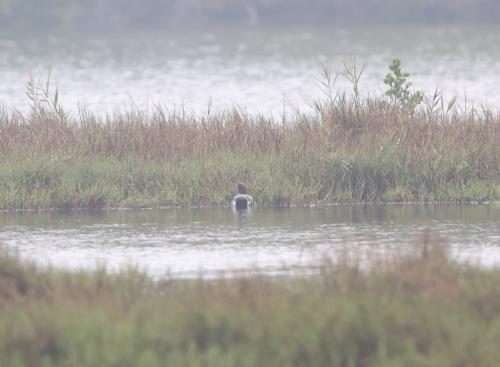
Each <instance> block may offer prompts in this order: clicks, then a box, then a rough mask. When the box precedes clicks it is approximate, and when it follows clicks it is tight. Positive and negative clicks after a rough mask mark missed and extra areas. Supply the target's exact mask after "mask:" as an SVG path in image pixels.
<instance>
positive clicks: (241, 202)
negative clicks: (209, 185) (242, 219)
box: [231, 182, 253, 210]
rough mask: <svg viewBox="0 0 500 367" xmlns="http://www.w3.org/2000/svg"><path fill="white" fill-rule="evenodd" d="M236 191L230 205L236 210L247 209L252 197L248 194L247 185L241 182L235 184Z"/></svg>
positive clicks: (250, 204)
mask: <svg viewBox="0 0 500 367" xmlns="http://www.w3.org/2000/svg"><path fill="white" fill-rule="evenodd" d="M237 190H238V193H237V194H236V196H235V197H234V198H233V201H232V203H231V206H232V207H233V208H236V210H247V209H248V208H250V207H251V206H252V203H253V198H252V197H251V196H250V195H248V188H247V185H246V184H244V183H243V182H240V183H238V185H237Z"/></svg>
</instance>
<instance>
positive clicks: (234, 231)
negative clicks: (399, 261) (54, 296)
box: [0, 204, 500, 277]
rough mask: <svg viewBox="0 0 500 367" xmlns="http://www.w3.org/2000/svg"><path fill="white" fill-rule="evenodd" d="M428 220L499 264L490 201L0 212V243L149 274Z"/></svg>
mask: <svg viewBox="0 0 500 367" xmlns="http://www.w3.org/2000/svg"><path fill="white" fill-rule="evenodd" d="M428 229H430V230H431V231H433V232H434V233H436V234H439V235H440V236H442V237H445V238H446V239H447V241H448V242H449V243H450V244H451V245H452V249H453V251H454V253H455V254H457V255H458V256H460V257H462V258H464V259H467V260H468V261H474V262H476V261H480V262H481V263H483V264H486V265H499V264H500V205H499V204H492V205H490V206H403V207H401V206H367V207H365V206H331V207H324V208H287V209H272V208H254V209H253V210H252V211H251V212H249V213H246V214H238V213H235V212H233V211H231V209H228V208H219V209H192V210H140V211H133V210H121V211H104V212H71V213H57V212H48V213H23V214H21V213H5V214H0V242H2V243H4V244H6V245H7V246H8V247H9V248H15V249H17V250H18V251H19V253H20V254H21V255H22V256H23V257H27V258H31V259H34V260H35V261H37V262H38V263H41V264H52V265H54V266H57V267H63V268H69V269H75V268H92V267H94V266H95V265H96V264H98V263H101V264H105V265H106V266H108V267H109V268H111V269H118V268H121V267H124V266H127V265H130V264H134V265H137V266H139V267H140V268H141V269H143V270H146V271H148V272H149V273H150V274H152V275H154V276H163V275H165V274H172V275H175V276H189V277H191V276H197V275H198V274H206V275H210V274H216V273H217V272H219V271H227V270H231V271H235V270H248V269H252V268H255V267H258V268H260V269H261V270H262V271H263V272H269V273H273V272H276V271H278V270H279V269H281V268H282V267H283V266H288V267H302V266H308V265H310V264H311V262H314V259H317V258H318V257H319V256H321V255H322V254H324V253H328V254H330V255H332V256H335V254H336V253H340V252H341V251H345V250H346V249H353V250H358V249H359V250H362V251H365V250H366V251H372V250H374V251H380V250H383V251H386V250H390V251H392V250H398V249H404V248H405V246H411V245H413V244H414V243H415V242H416V241H417V240H418V238H420V237H421V236H422V233H423V232H424V231H426V230H428Z"/></svg>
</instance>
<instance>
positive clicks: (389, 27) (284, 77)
mask: <svg viewBox="0 0 500 367" xmlns="http://www.w3.org/2000/svg"><path fill="white" fill-rule="evenodd" d="M499 14H500V2H498V1H494V0H477V1H467V0H441V1H438V0H414V1H401V0H144V1H137V0H0V77H1V80H2V82H1V83H0V107H1V106H3V107H5V108H7V109H15V110H20V111H29V100H28V99H27V97H26V83H27V82H28V81H29V80H30V79H31V78H33V79H35V81H37V82H39V83H41V84H43V83H45V80H46V78H47V76H48V75H49V72H50V77H51V85H52V87H53V91H54V90H55V88H57V89H58V91H59V99H60V101H61V103H62V104H63V106H64V107H65V108H66V109H68V110H71V111H77V110H78V109H79V108H80V107H81V106H85V107H88V108H90V109H91V110H92V111H106V112H109V111H114V110H117V109H119V110H124V109H125V110H127V109H130V108H137V107H138V108H141V109H145V108H148V107H149V106H151V105H154V104H162V105H166V106H168V107H169V108H171V109H174V108H177V109H179V108H183V109H186V110H188V111H194V112H202V113H205V112H206V111H207V108H208V107H210V108H212V109H228V108H233V107H235V106H237V107H238V108H240V109H244V110H246V111H248V112H252V113H262V114H264V115H266V116H270V115H273V116H280V115H281V114H282V113H283V111H284V110H285V109H288V110H291V111H296V110H300V111H301V112H307V111H312V105H313V102H314V101H315V100H316V99H318V98H321V97H322V92H321V90H320V89H319V88H318V80H319V79H321V76H320V72H321V70H322V68H323V66H325V65H328V66H329V67H331V70H332V72H333V73H335V72H337V71H342V68H343V63H344V61H345V60H346V59H349V58H351V57H353V55H355V56H356V58H357V60H358V63H359V64H360V65H359V66H361V65H362V64H364V63H365V62H366V68H365V69H364V73H363V75H362V79H361V82H360V90H361V92H362V94H363V95H368V94H377V95H381V94H382V93H383V92H384V88H385V86H384V84H383V79H384V76H385V74H386V73H387V71H388V69H387V66H388V64H389V63H391V61H392V59H393V58H394V57H399V58H400V59H401V60H402V61H403V69H404V70H407V71H409V72H411V77H410V79H411V81H412V82H413V83H414V88H415V89H418V90H422V91H424V92H425V93H427V94H432V93H434V92H435V90H436V88H438V89H439V90H442V91H443V94H444V95H445V96H446V98H453V97H454V96H457V98H458V99H459V100H460V101H462V103H468V104H472V103H475V104H476V105H480V104H483V103H484V104H488V105H489V106H496V105H498V104H500V90H499V88H498V85H499V84H500V61H499V60H500V27H499V26H498V23H499V22H498V21H499V20H500V16H499ZM336 88H339V89H343V90H346V91H347V92H352V86H351V85H350V83H349V82H348V81H347V80H346V79H345V78H342V77H340V78H339V79H338V80H337V84H336Z"/></svg>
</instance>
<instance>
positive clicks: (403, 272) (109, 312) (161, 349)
mask: <svg viewBox="0 0 500 367" xmlns="http://www.w3.org/2000/svg"><path fill="white" fill-rule="evenodd" d="M363 258H364V259H365V260H363V261H361V257H360V255H359V254H356V252H355V251H353V250H352V247H351V248H350V251H345V250H342V249H339V250H338V251H336V252H333V253H331V254H330V256H329V257H325V258H324V259H323V260H322V261H320V262H319V263H316V264H311V266H312V267H311V268H310V269H308V270H305V273H304V274H301V275H300V276H287V277H277V278H272V277H267V276H263V275H258V271H257V272H256V273H257V275H254V276H245V275H241V274H239V275H238V274H226V276H220V277H218V278H216V279H211V280H203V279H195V280H182V279H171V278H163V279H158V280H153V279H151V278H149V277H148V276H147V275H145V274H143V273H141V272H139V271H137V270H135V269H134V268H129V269H125V270H122V271H121V272H118V273H112V272H109V271H107V270H106V269H105V268H102V267H100V268H97V269H96V270H94V271H84V270H82V271H76V272H67V271H61V270H55V269H45V268H39V267H37V266H35V265H33V264H30V263H29V262H26V261H22V260H20V259H19V258H18V257H17V256H14V255H12V254H10V253H6V252H5V251H2V254H1V255H0V365H2V366H19V367H23V366H26V367H28V366H29V367H32V366H44V367H56V366H57V367H59V366H71V365H78V366H81V367H86V366H89V367H90V366H92V367H94V366H121V367H122V366H125V367H126V366H130V367H132V366H133V367H137V366H140V367H146V366H147V367H155V366H165V365H168V366H200V365H203V366H278V365H283V366H346V365H353V366H376V365H384V366H387V365H398V364H402V365H407V366H415V365H430V366H433V365H439V366H442V365H447V366H451V365H457V366H459V365H464V366H496V364H497V361H498V360H499V359H500V351H499V349H498V345H499V343H500V316H499V315H500V301H499V300H500V272H499V270H498V269H494V268H493V269H492V268H480V267H477V266H472V265H467V264H463V263H458V262H457V261H456V260H455V259H454V258H453V256H452V255H450V253H449V248H448V247H447V245H446V244H443V243H441V242H439V240H437V239H435V238H433V237H432V236H430V237H429V236H428V235H426V236H424V237H423V238H422V239H421V240H419V242H418V243H417V245H416V246H415V247H411V248H407V249H401V251H400V252H399V253H397V254H393V255H387V254H386V255H385V256H381V255H379V256H377V255H375V254H373V255H371V256H369V257H368V260H366V257H363ZM366 261H368V263H367V262H366Z"/></svg>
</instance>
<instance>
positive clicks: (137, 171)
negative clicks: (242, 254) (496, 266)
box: [0, 59, 500, 209]
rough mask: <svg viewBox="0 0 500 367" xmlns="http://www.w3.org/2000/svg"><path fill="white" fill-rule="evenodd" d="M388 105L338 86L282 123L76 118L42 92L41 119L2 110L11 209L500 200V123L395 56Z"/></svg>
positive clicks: (173, 116)
mask: <svg viewBox="0 0 500 367" xmlns="http://www.w3.org/2000/svg"><path fill="white" fill-rule="evenodd" d="M390 70H391V73H389V74H388V75H387V77H386V79H385V83H386V84H387V86H388V87H389V89H388V91H387V92H386V95H385V96H380V97H374V96H372V97H367V98H362V97H360V92H359V89H358V82H359V78H360V77H361V73H362V71H361V73H360V72H358V71H357V69H356V67H355V62H354V61H353V63H351V64H348V63H347V64H346V72H345V73H344V74H345V75H346V76H347V78H348V79H349V80H351V81H352V82H353V86H354V94H353V95H350V94H348V93H346V92H342V91H338V90H336V89H335V85H334V82H333V81H332V80H333V78H332V77H331V75H330V73H329V72H328V71H327V70H325V75H324V81H323V82H322V83H320V85H321V88H322V90H323V92H324V93H325V99H324V100H323V101H319V102H317V103H316V104H315V107H316V111H315V113H311V114H310V115H304V114H299V113H297V114H295V115H293V116H290V117H289V118H287V119H284V120H283V121H276V120H273V119H272V118H265V117H262V116H257V115H248V114H245V113H243V112H241V111H239V110H230V111H226V112H220V113H210V112H209V113H207V115H206V116H193V115H188V114H186V113H185V112H184V111H170V112H169V111H168V110H165V109H163V108H162V107H161V106H157V107H156V108H154V109H153V110H152V112H151V111H150V112H146V111H137V110H131V111H127V112H124V113H116V114H114V115H112V116H105V117H103V116H97V115H93V114H92V113H90V112H88V111H85V110H81V111H80V113H79V115H78V116H74V115H69V114H67V113H65V111H64V110H63V109H62V107H61V105H60V102H59V95H58V93H57V91H56V92H55V93H52V92H51V90H50V84H49V83H47V84H44V85H43V86H39V85H36V83H34V82H31V83H29V84H28V90H27V94H28V96H29V97H30V100H31V103H32V112H31V114H29V115H28V116H24V115H22V114H20V113H9V112H8V111H3V112H0V177H1V180H0V209H45V208H101V207H157V206H199V205H227V204H228V203H229V201H230V199H231V198H232V195H233V193H234V191H235V187H234V186H235V183H236V182H238V181H245V182H247V183H248V186H249V188H250V192H251V194H252V195H253V196H254V197H255V199H256V201H257V202H258V203H259V204H265V205H288V204H316V203H324V202H346V201H348V202H350V201H362V202H381V201H382V202H415V201H418V202H430V201H432V202H436V201H438V202H445V201H446V202H484V201H488V200H495V199H499V198H500V174H499V172H500V170H499V163H500V148H499V144H498V142H499V141H500V116H499V115H498V114H497V113H496V112H493V111H489V110H486V109H483V110H481V111H478V110H476V109H474V108H471V107H468V108H467V106H464V107H462V106H459V105H458V103H457V101H456V99H452V100H451V101H450V102H444V101H443V98H442V96H441V95H440V94H439V93H437V92H436V94H435V95H434V96H432V97H426V96H424V95H423V94H422V93H421V92H418V91H417V92H415V91H412V90H411V83H410V82H408V77H409V74H408V73H407V72H405V71H403V70H402V69H401V62H400V61H399V60H397V59H396V60H394V61H393V64H392V65H391V67H390Z"/></svg>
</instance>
